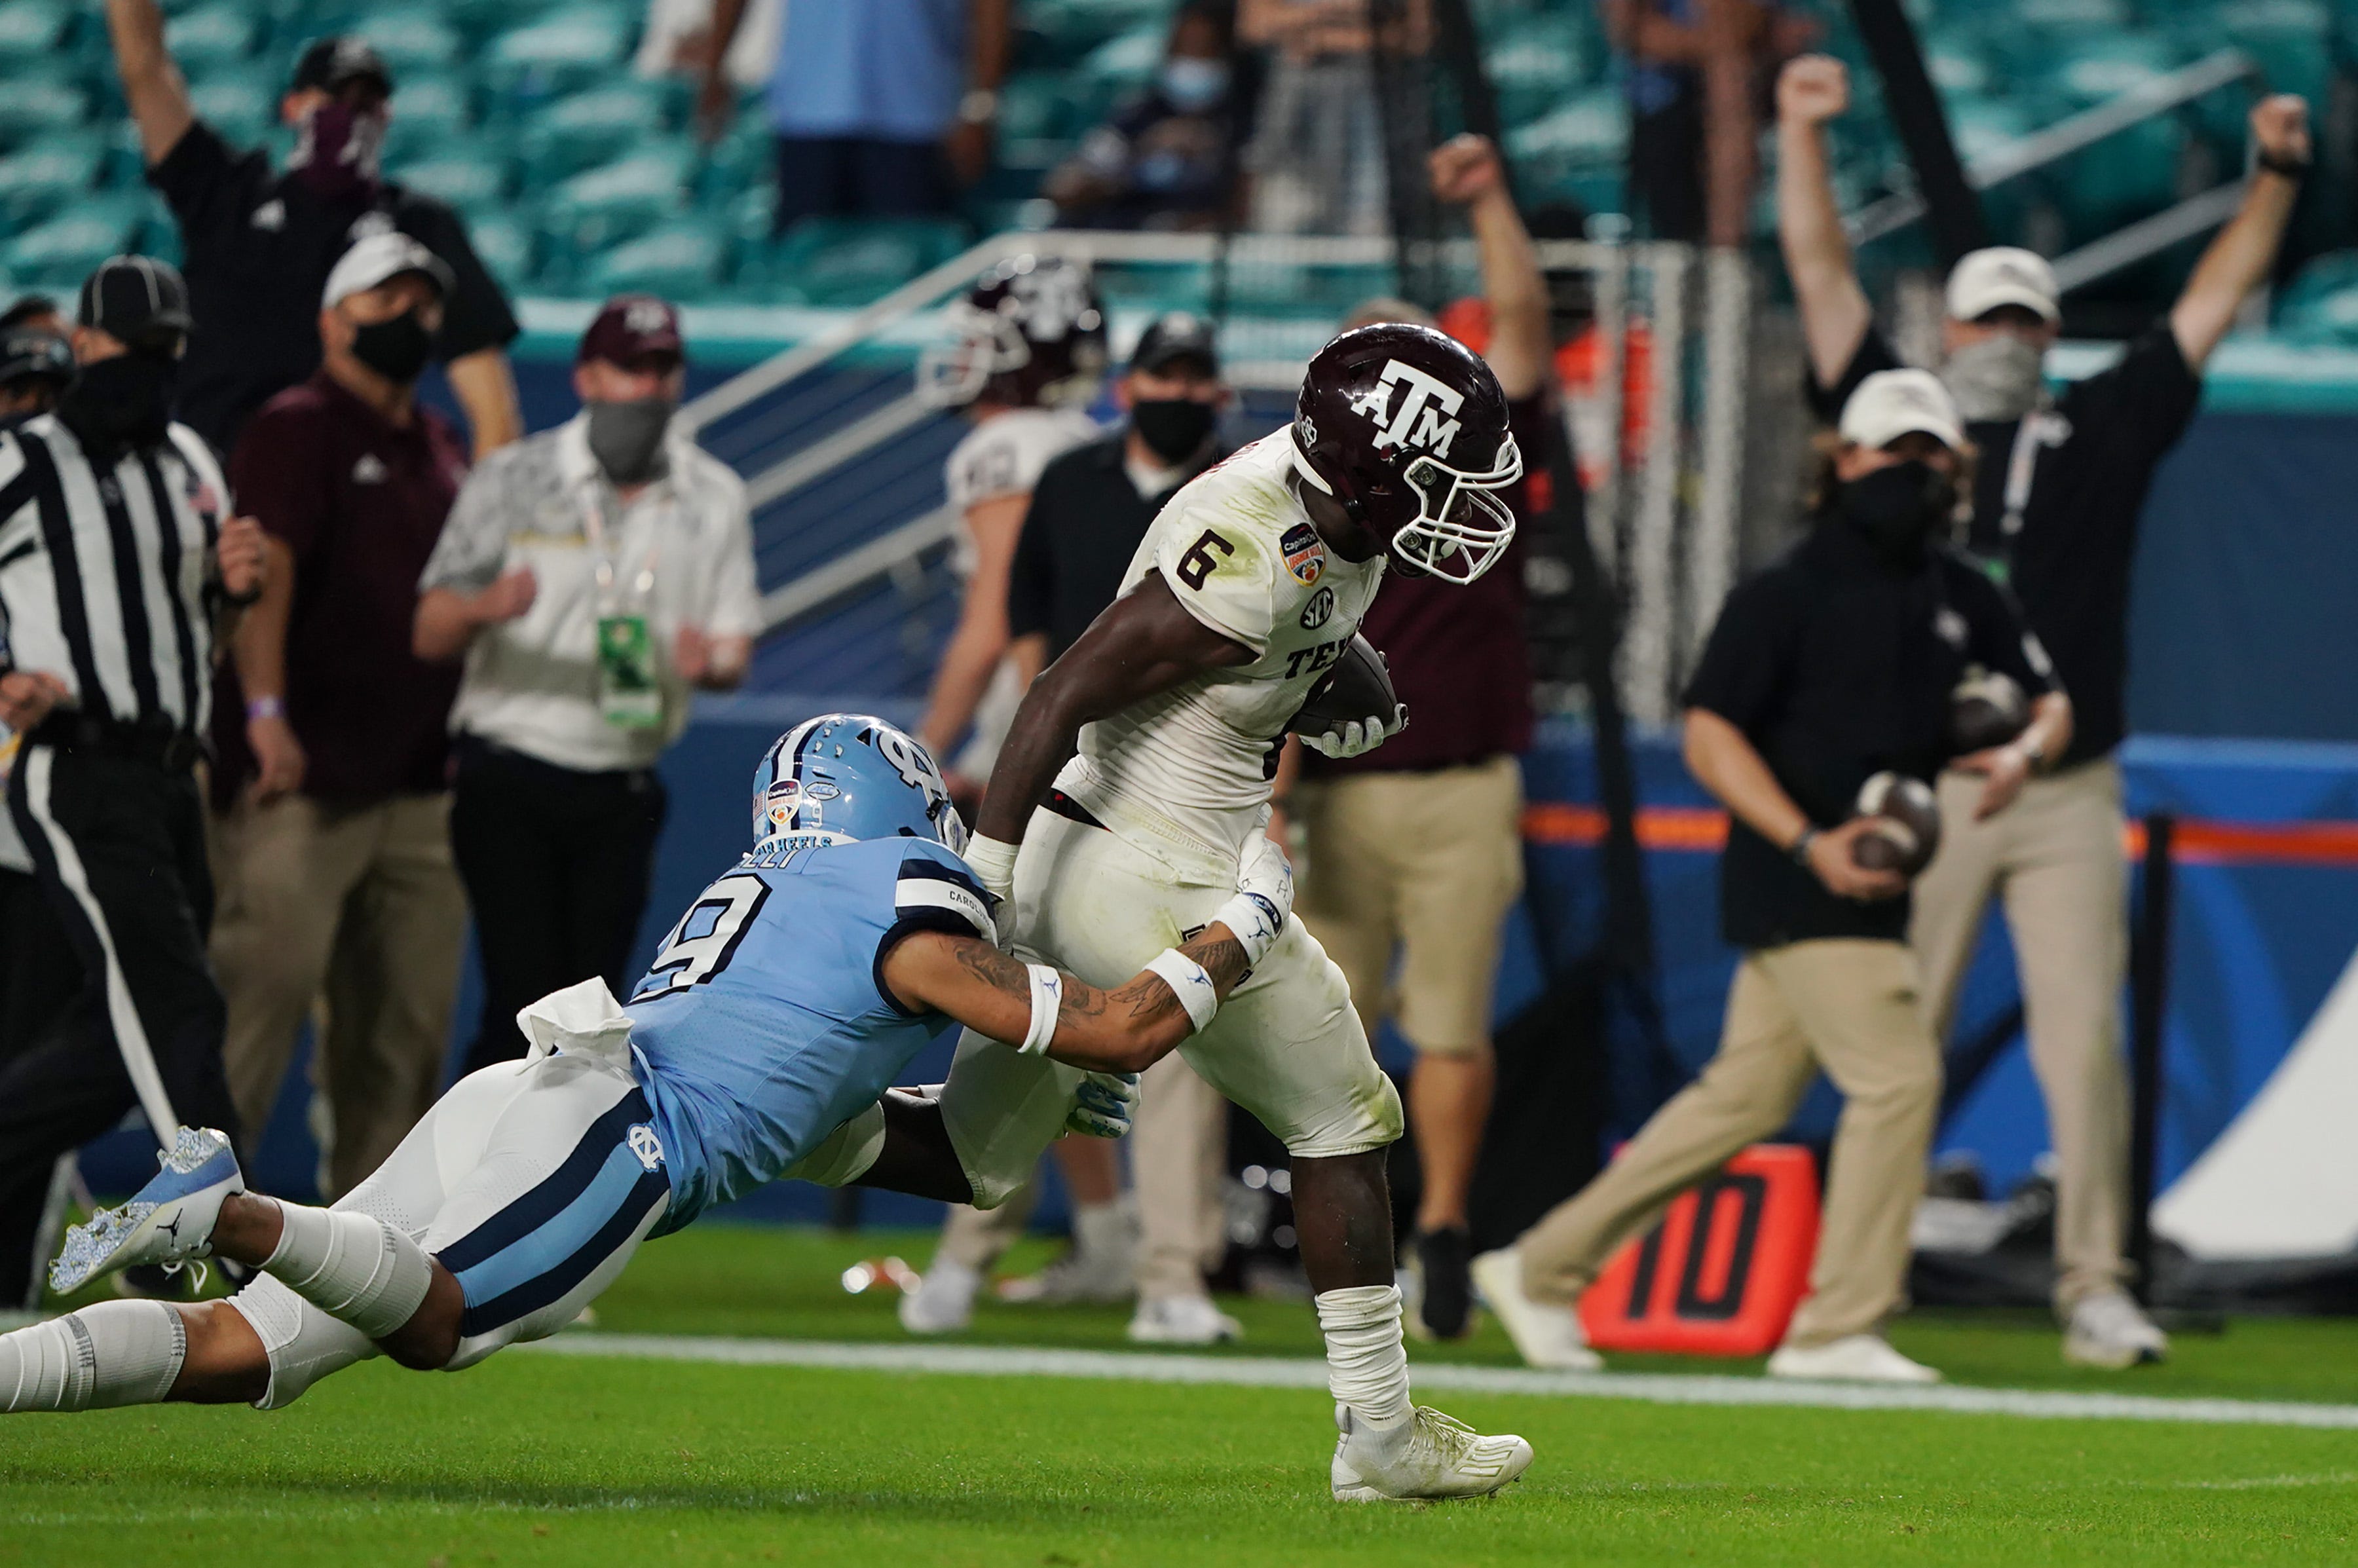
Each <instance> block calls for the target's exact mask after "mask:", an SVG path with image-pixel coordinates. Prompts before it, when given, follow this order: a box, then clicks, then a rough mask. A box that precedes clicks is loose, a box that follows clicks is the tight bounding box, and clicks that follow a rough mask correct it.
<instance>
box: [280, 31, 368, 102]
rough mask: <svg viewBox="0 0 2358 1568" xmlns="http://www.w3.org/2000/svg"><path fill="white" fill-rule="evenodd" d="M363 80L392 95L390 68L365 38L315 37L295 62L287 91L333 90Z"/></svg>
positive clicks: (350, 36)
mask: <svg viewBox="0 0 2358 1568" xmlns="http://www.w3.org/2000/svg"><path fill="white" fill-rule="evenodd" d="M363 80H364V81H374V82H375V83H376V84H377V86H378V87H379V88H380V89H382V90H383V91H384V93H385V95H386V96H387V97H390V96H392V94H393V71H392V69H391V68H390V67H388V66H387V65H386V64H385V63H384V56H383V55H381V54H379V53H377V52H376V50H375V49H372V48H370V47H369V41H368V40H367V39H366V38H358V37H354V36H352V35H350V34H347V35H346V36H344V37H342V38H319V39H316V40H314V41H313V43H312V45H311V47H310V48H308V49H305V50H304V51H303V58H302V59H298V60H297V61H296V62H295V79H294V80H293V81H289V82H288V83H287V92H302V91H303V90H304V89H306V88H309V87H316V88H318V89H319V90H320V91H321V92H334V91H335V90H336V89H337V88H339V87H341V86H342V85H343V84H344V83H345V82H347V81H363Z"/></svg>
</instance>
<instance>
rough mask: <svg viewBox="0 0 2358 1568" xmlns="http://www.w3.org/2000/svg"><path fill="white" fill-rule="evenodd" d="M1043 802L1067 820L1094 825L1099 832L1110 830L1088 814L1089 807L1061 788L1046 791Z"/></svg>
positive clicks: (1088, 825)
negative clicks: (1046, 794)
mask: <svg viewBox="0 0 2358 1568" xmlns="http://www.w3.org/2000/svg"><path fill="white" fill-rule="evenodd" d="M1044 805H1045V806H1047V808H1048V809H1049V810H1050V811H1053V812H1055V814H1056V815H1057V816H1061V817H1063V818H1065V820H1066V821H1067V822H1077V823H1079V824H1080V825H1081V826H1082V827H1094V828H1096V829H1097V830H1098V832H1100V833H1104V832H1109V831H1111V829H1109V828H1108V827H1106V825H1105V824H1104V823H1102V822H1099V821H1098V819H1097V818H1096V817H1094V816H1090V815H1089V808H1088V807H1087V806H1083V805H1082V804H1081V803H1080V802H1079V801H1077V800H1075V799H1074V798H1073V797H1072V796H1071V795H1066V794H1065V792H1064V791H1063V790H1060V789H1052V790H1050V791H1049V792H1048V798H1047V800H1046V801H1045V802H1044Z"/></svg>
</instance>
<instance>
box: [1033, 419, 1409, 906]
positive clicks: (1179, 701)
mask: <svg viewBox="0 0 2358 1568" xmlns="http://www.w3.org/2000/svg"><path fill="white" fill-rule="evenodd" d="M1292 471H1293V435H1292V433H1291V430H1290V429H1287V428H1281V429H1279V430H1278V431H1277V432H1276V433H1275V434H1273V435H1271V436H1267V437H1264V438H1261V439H1260V440H1258V441H1255V442H1254V443H1253V444H1252V445H1251V446H1249V447H1247V448H1245V449H1243V450H1241V451H1239V452H1238V453H1237V454H1236V455H1235V456H1233V457H1231V458H1229V459H1228V460H1227V461H1226V462H1223V463H1220V464H1219V465H1217V467H1215V468H1212V469H1210V470H1207V471H1206V472H1204V473H1202V474H1200V475H1198V476H1197V477H1196V478H1195V480H1193V481H1190V482H1189V483H1188V484H1187V486H1186V487H1185V488H1184V489H1183V490H1181V491H1180V492H1179V493H1178V494H1176V495H1174V496H1173V497H1172V498H1171V500H1170V502H1169V503H1167V504H1165V505H1164V507H1163V511H1162V513H1161V514H1160V515H1158V516H1157V517H1156V518H1155V519H1154V524H1153V526H1152V527H1151V528H1149V529H1148V530H1147V534H1146V537H1145V538H1144V539H1143V540H1142V541H1141V542H1140V544H1139V546H1138V553H1137V554H1136V555H1134V556H1132V557H1130V570H1129V572H1128V573H1127V574H1125V575H1124V577H1123V578H1122V583H1121V591H1122V592H1124V593H1128V592H1129V591H1130V589H1133V588H1135V587H1137V586H1138V584H1139V583H1141V582H1142V581H1143V580H1145V578H1146V574H1147V573H1149V572H1160V573H1162V574H1163V581H1164V582H1166V583H1168V584H1169V585H1170V588H1171V591H1172V593H1173V594H1174V595H1175V596H1176V597H1177V599H1178V600H1179V602H1180V603H1181V604H1184V605H1185V606H1186V607H1187V611H1188V612H1189V613H1190V614H1192V615H1194V616H1195V618H1196V619H1197V620H1198V621H1201V622H1203V623H1204V624H1205V625H1206V626H1209V627H1211V628H1212V629H1213V630H1214V631H1216V632H1218V633H1221V634H1222V635H1224V636H1227V637H1230V638H1233V639H1234V640H1235V641H1237V642H1238V643H1242V644H1243V645H1244V646H1246V647H1248V648H1249V649H1251V650H1252V651H1253V653H1254V654H1256V655H1257V656H1256V657H1255V658H1254V659H1253V661H1252V662H1251V663H1250V664H1245V665H1232V666H1230V667H1228V668H1227V669H1218V670H1210V671H1207V672H1206V673H1205V674H1203V675H1200V676H1195V677H1193V678H1192V679H1189V680H1187V681H1184V682H1183V683H1181V684H1180V685H1178V686H1176V687H1173V688H1172V689H1171V690H1169V691H1167V692H1164V693H1163V695H1162V696H1160V697H1152V698H1150V699H1148V700H1147V701H1145V702H1142V703H1140V704H1139V705H1138V706H1137V707H1135V708H1130V710H1129V711H1127V712H1124V713H1121V714H1118V715H1116V716H1115V717H1113V718H1111V719H1101V720H1099V721H1098V722H1097V723H1095V724H1091V725H1089V726H1088V727H1087V728H1086V729H1084V730H1082V731H1081V740H1080V751H1079V753H1078V754H1077V755H1076V756H1075V757H1074V759H1073V760H1072V761H1071V762H1068V763H1066V764H1065V770H1064V772H1063V773H1061V774H1059V775H1058V777H1057V779H1056V787H1057V788H1059V789H1061V790H1063V791H1064V792H1065V794H1066V795H1070V796H1071V797H1072V798H1073V799H1074V800H1075V801H1076V802H1078V803H1079V804H1080V805H1082V806H1086V807H1087V808H1088V810H1089V812H1090V813H1091V814H1092V815H1093V816H1096V817H1097V818H1098V820H1099V821H1101V822H1103V823H1104V824H1105V825H1106V826H1107V827H1109V828H1111V829H1112V830H1113V831H1115V832H1117V833H1119V834H1120V835H1121V836H1122V837H1123V838H1126V839H1128V840H1130V842H1131V843H1134V844H1136V845H1138V846H1139V847H1140V848H1141V849H1147V850H1148V851H1150V852H1151V853H1152V854H1154V855H1155V856H1156V857H1157V858H1159V859H1161V860H1164V861H1165V862H1166V863H1168V864H1170V865H1172V866H1173V867H1174V869H1175V870H1178V871H1181V872H1182V873H1183V874H1184V875H1187V876H1189V877H1191V878H1195V879H1200V880H1204V881H1212V882H1215V883H1217V882H1218V881H1221V880H1222V879H1224V878H1228V877H1232V876H1234V875H1235V873H1236V863H1237V856H1238V852H1239V851H1240V850H1241V849H1243V848H1244V844H1245V839H1246V837H1247V835H1249V834H1250V833H1252V832H1253V831H1254V830H1255V828H1256V827H1257V824H1258V818H1259V816H1260V808H1261V806H1263V805H1265V804H1266V803H1267V802H1268V800H1269V795H1270V784H1269V781H1270V778H1271V775H1272V774H1273V773H1275V772H1276V771H1277V755H1278V752H1279V750H1280V748H1281V747H1282V744H1283V742H1284V740H1285V727H1286V725H1287V723H1288V722H1289V721H1291V720H1292V719H1293V716H1294V714H1295V713H1297V712H1299V711H1300V710H1301V708H1302V704H1303V699H1304V698H1305V697H1308V696H1309V693H1310V688H1311V687H1312V686H1313V685H1314V683H1315V682H1316V681H1317V680H1318V678H1319V676H1322V675H1324V674H1325V672H1326V670H1327V667H1328V666H1329V665H1333V664H1334V662H1335V660H1336V657H1337V656H1338V655H1339V654H1341V653H1342V651H1343V649H1344V647H1345V646H1346V645H1347V643H1349V642H1350V640H1351V635H1352V633H1355V632H1357V630H1358V629H1359V620H1360V617H1362V616H1364V615H1365V614H1366V613H1367V612H1368V605H1369V604H1370V603H1372V602H1373V601H1374V600H1375V597H1376V589H1377V588H1378V586H1379V585H1380V584H1381V583H1382V581H1383V575H1384V557H1382V556H1381V555H1379V556H1377V557H1375V558H1373V559H1372V560H1368V561H1362V562H1358V563H1356V564H1355V563H1353V562H1350V561H1347V560H1345V559H1343V558H1342V557H1340V556H1337V555H1336V554H1335V553H1334V551H1332V550H1330V549H1328V548H1327V547H1326V546H1325V542H1324V541H1323V540H1321V539H1320V538H1319V536H1318V531H1317V529H1316V528H1314V527H1313V526H1312V525H1311V522H1310V514H1308V513H1307V512H1305V511H1303V507H1302V503H1301V502H1300V501H1298V500H1297V499H1295V497H1294V494H1293V489H1292V487H1291V486H1290V485H1289V484H1288V483H1287V482H1286V480H1287V476H1288V475H1289V474H1290V473H1291V472H1292Z"/></svg>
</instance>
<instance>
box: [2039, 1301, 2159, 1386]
mask: <svg viewBox="0 0 2358 1568" xmlns="http://www.w3.org/2000/svg"><path fill="white" fill-rule="evenodd" d="M2168 1355H2169V1336H2168V1335H2166V1334H2164V1333H2162V1331H2161V1330H2160V1329H2159V1328H2158V1327H2156V1326H2155V1325H2154V1321H2153V1319H2151V1318H2149V1317H2147V1316H2146V1314H2145V1309H2144V1308H2143V1307H2140V1306H2138V1305H2137V1304H2136V1302H2135V1301H2134V1300H2133V1299H2131V1297H2130V1295H2129V1293H2128V1292H2126V1291H2119V1290H2114V1291H2100V1292H2097V1293H2096V1294H2094V1295H2093V1296H2083V1297H2082V1298H2081V1300H2080V1302H2079V1303H2078V1304H2077V1305H2075V1306H2073V1307H2072V1309H2071V1318H2070V1320H2069V1321H2068V1322H2066V1323H2065V1325H2064V1326H2063V1359H2064V1360H2066V1361H2068V1362H2070V1363H2071V1365H2072V1366H2074V1367H2102V1368H2104V1369H2105V1370H2107V1371H2112V1372H2117V1371H2120V1370H2121V1369H2122V1368H2127V1367H2135V1366H2136V1365H2138V1364H2139V1363H2141V1362H2153V1361H2159V1360H2161V1359H2162V1358H2163V1357H2166V1356H2168Z"/></svg>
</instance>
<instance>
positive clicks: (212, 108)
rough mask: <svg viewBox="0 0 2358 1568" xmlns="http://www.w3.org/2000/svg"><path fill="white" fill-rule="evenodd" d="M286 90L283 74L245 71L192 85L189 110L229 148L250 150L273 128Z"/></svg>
mask: <svg viewBox="0 0 2358 1568" xmlns="http://www.w3.org/2000/svg"><path fill="white" fill-rule="evenodd" d="M286 86H287V82H286V78H285V73H283V72H280V71H275V70H272V71H262V70H253V69H251V68H249V69H247V70H242V71H237V72H234V73H233V74H230V75H227V76H219V77H211V78H208V79H206V80H205V81H200V82H197V83H194V84H193V85H191V86H190V87H189V107H190V108H192V109H194V110H195V111H196V112H197V118H198V119H200V120H202V121H203V122H204V123H205V124H208V125H211V127H212V128H213V129H214V130H215V131H218V132H219V133H220V134H221V135H222V139H223V140H225V141H227V142H228V143H229V144H230V146H233V147H250V146H254V144H255V143H257V142H260V141H262V140H264V139H265V137H267V136H268V135H270V134H271V131H272V129H273V128H274V127H275V126H276V125H277V124H278V100H279V98H280V96H281V95H282V93H283V92H284V91H285V89H286Z"/></svg>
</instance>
